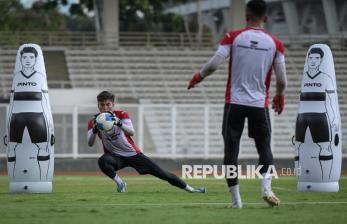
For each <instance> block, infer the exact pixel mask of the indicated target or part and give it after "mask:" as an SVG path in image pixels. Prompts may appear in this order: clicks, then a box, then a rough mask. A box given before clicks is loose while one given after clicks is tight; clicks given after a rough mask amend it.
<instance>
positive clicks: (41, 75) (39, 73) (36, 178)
mask: <svg viewBox="0 0 347 224" xmlns="http://www.w3.org/2000/svg"><path fill="white" fill-rule="evenodd" d="M6 139H7V141H8V142H7V168H8V175H9V178H10V192H28V193H47V192H51V191H52V178H53V169H54V142H55V138H54V130H53V118H52V112H51V106H50V102H49V96H48V86H47V77H46V69H45V65H44V59H43V54H42V50H41V48H40V47H39V46H38V45H36V44H24V45H22V46H21V47H20V48H19V50H18V52H17V58H16V65H15V71H14V78H13V83H12V89H11V98H10V106H9V113H8V122H7V136H6Z"/></svg>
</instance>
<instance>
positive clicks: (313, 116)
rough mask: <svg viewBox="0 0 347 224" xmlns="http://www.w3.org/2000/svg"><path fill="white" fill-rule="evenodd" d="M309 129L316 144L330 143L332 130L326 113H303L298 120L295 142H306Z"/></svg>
mask: <svg viewBox="0 0 347 224" xmlns="http://www.w3.org/2000/svg"><path fill="white" fill-rule="evenodd" d="M307 127H309V128H310V132H311V135H312V140H313V142H314V143H318V142H330V141H331V138H330V128H329V123H328V117H327V115H326V113H302V114H299V115H298V117H297V118H296V128H295V140H296V141H297V142H305V134H306V129H307Z"/></svg>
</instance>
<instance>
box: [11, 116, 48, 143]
mask: <svg viewBox="0 0 347 224" xmlns="http://www.w3.org/2000/svg"><path fill="white" fill-rule="evenodd" d="M25 127H27V128H28V132H29V135H30V138H31V142H32V143H39V142H48V137H47V125H46V120H45V117H44V115H43V113H32V112H25V113H17V114H12V116H11V121H10V142H17V143H22V140H23V133H24V129H25Z"/></svg>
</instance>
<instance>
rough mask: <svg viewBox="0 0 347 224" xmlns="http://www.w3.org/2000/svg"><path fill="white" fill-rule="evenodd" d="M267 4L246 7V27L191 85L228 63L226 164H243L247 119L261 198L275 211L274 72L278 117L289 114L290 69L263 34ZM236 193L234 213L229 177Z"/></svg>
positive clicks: (258, 1) (229, 37)
mask: <svg viewBox="0 0 347 224" xmlns="http://www.w3.org/2000/svg"><path fill="white" fill-rule="evenodd" d="M266 11H267V5H266V2H265V1H263V0H252V1H249V2H248V3H247V6H246V20H247V27H246V28H244V29H240V30H235V31H232V32H229V33H227V34H226V35H225V37H224V38H223V39H222V40H221V42H220V44H219V47H218V50H217V52H216V53H215V55H214V56H213V57H212V58H211V59H210V60H209V61H208V62H207V63H206V64H205V65H204V66H203V67H202V69H201V70H200V72H197V73H195V74H194V76H193V78H192V79H191V80H190V82H189V84H188V89H191V88H193V87H194V86H195V85H196V84H198V83H199V82H201V81H202V80H203V79H204V78H206V77H207V76H208V75H210V74H212V73H213V72H214V71H215V70H216V69H217V67H218V66H219V65H220V64H222V63H223V62H224V61H225V60H226V59H227V58H229V71H228V81H227V87H226V94H225V107H224V116H223V128H222V129H223V130H222V134H223V139H224V146H225V148H224V165H235V166H237V164H238V154H239V148H240V138H241V135H242V131H243V127H244V122H245V118H247V120H248V129H249V130H248V132H249V137H251V138H254V140H255V145H256V148H257V151H258V154H259V165H263V167H262V168H261V169H260V173H261V174H262V175H263V177H264V178H263V179H262V184H261V189H262V191H261V193H262V196H263V198H264V200H265V201H266V202H267V203H268V204H270V205H271V206H275V205H279V202H280V200H279V199H278V198H277V197H276V195H275V194H274V193H273V192H272V190H271V175H269V174H267V171H268V168H269V166H270V165H273V156H272V152H271V147H270V145H271V143H270V142H271V124H270V117H269V110H268V104H269V87H270V80H271V72H272V68H274V70H275V73H276V96H275V97H274V99H273V109H274V110H275V112H277V113H278V114H280V113H282V111H283V109H284V90H285V88H286V82H287V81H286V70H285V60H284V46H283V44H282V43H281V41H280V40H278V39H277V38H276V37H274V36H273V35H271V34H269V33H268V32H267V31H265V30H264V24H265V22H266V21H267V19H268V18H267V16H266ZM227 184H228V189H229V191H230V193H231V205H230V206H229V207H232V208H242V201H241V196H240V192H239V185H238V179H237V177H236V178H230V179H229V178H227Z"/></svg>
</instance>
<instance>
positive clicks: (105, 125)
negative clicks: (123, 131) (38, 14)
mask: <svg viewBox="0 0 347 224" xmlns="http://www.w3.org/2000/svg"><path fill="white" fill-rule="evenodd" d="M95 121H96V127H97V128H98V129H100V130H102V131H109V130H111V129H112V127H113V124H114V117H113V116H112V115H111V114H110V113H101V114H99V115H98V116H97V117H96V119H95Z"/></svg>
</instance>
